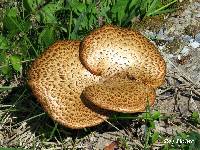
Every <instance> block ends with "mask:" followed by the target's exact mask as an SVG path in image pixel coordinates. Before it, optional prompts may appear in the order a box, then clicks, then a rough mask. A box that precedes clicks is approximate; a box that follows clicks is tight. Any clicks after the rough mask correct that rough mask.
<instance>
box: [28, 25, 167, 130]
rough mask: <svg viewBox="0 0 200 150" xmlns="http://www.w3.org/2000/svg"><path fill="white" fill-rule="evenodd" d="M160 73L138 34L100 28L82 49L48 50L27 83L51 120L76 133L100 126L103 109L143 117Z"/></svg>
mask: <svg viewBox="0 0 200 150" xmlns="http://www.w3.org/2000/svg"><path fill="white" fill-rule="evenodd" d="M165 70H166V65H165V62H164V60H163V58H162V57H161V55H160V53H159V51H158V50H157V49H156V47H155V46H154V45H153V44H152V43H151V42H149V40H148V39H146V38H145V37H144V36H142V35H141V34H140V33H138V32H136V31H133V30H129V29H123V28H119V27H114V26H104V27H102V28H99V29H97V30H95V31H93V32H92V33H91V34H89V35H88V36H86V37H85V38H84V40H83V41H82V43H81V44H80V42H79V41H58V42H56V43H55V44H53V45H52V46H50V47H49V48H48V49H47V50H46V51H45V52H44V53H43V54H42V55H41V56H40V57H39V58H37V59H36V60H35V61H34V62H33V64H32V66H31V68H30V70H29V72H28V78H29V81H28V84H29V85H30V87H31V89H32V91H33V93H34V95H35V96H36V97H37V99H38V101H39V102H40V103H41V105H42V106H43V108H44V110H45V111H46V112H47V113H48V114H49V115H50V116H51V117H52V119H53V120H55V121H57V122H58V123H60V124H62V125H64V126H66V127H70V128H74V129H78V128H84V127H91V126H94V125H97V124H100V123H101V122H103V121H104V120H105V119H107V118H108V115H109V113H110V111H107V110H112V111H118V112H128V113H132V112H142V111H144V110H145V107H146V105H147V104H149V105H150V106H151V105H153V103H154V101H155V89H156V87H158V86H160V85H161V84H162V83H163V81H164V77H165V72H166V71H165ZM133 79H134V80H133ZM147 102H148V103H147Z"/></svg>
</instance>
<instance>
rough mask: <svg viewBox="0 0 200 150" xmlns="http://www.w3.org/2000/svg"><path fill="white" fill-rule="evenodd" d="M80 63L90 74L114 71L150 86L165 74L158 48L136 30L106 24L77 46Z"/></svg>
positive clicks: (155, 83) (105, 74)
mask: <svg viewBox="0 0 200 150" xmlns="http://www.w3.org/2000/svg"><path fill="white" fill-rule="evenodd" d="M80 59H81V62H82V63H83V65H84V66H85V67H86V68H87V69H88V70H89V71H90V72H92V73H93V74H95V75H100V76H103V77H110V76H114V75H116V74H121V76H122V77H123V76H128V77H129V78H130V79H133V78H134V79H136V80H139V81H141V82H143V83H144V84H146V85H150V86H151V87H153V88H156V87H159V86H160V85H161V84H162V83H163V81H164V77H165V73H166V65H165V61H164V60H163V58H162V56H161V55H160V53H159V51H158V50H157V48H156V47H155V46H154V45H153V44H152V43H151V42H150V41H149V40H148V39H147V38H145V37H144V36H143V35H142V34H140V33H139V32H137V31H134V30H131V29H126V28H119V27H116V26H112V25H106V26H103V27H102V28H99V29H97V30H95V31H93V32H91V33H90V34H89V35H88V36H86V37H85V38H84V40H83V41H82V43H81V48H80Z"/></svg>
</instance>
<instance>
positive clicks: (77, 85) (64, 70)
mask: <svg viewBox="0 0 200 150" xmlns="http://www.w3.org/2000/svg"><path fill="white" fill-rule="evenodd" d="M79 45H80V42H79V41H58V42H56V43H54V44H53V45H52V46H50V47H49V48H48V49H47V50H46V51H45V52H44V53H43V54H42V55H41V56H40V57H39V58H37V59H36V60H35V61H34V62H33V64H32V66H31V68H30V70H29V72H28V78H29V81H28V84H29V85H30V87H31V89H32V91H33V93H34V95H35V96H36V97H37V99H38V101H39V103H41V105H42V106H43V108H44V110H45V111H46V112H47V113H48V114H49V115H50V116H51V117H52V119H54V120H55V121H57V122H58V123H60V124H62V125H64V126H66V127H70V128H74V129H78V128H84V127H90V126H94V125H97V124H100V123H101V122H103V121H104V119H105V118H107V117H106V114H107V113H105V111H102V110H100V109H98V108H97V107H96V106H92V107H93V109H89V108H88V107H86V105H85V104H84V103H83V102H82V99H81V98H80V95H81V93H82V91H83V89H84V88H85V87H86V86H89V85H92V84H95V83H98V82H99V80H100V79H101V77H99V76H95V75H93V74H91V73H90V72H89V71H88V70H87V69H85V67H84V66H83V65H82V64H81V63H80V60H79ZM94 110H95V111H94Z"/></svg>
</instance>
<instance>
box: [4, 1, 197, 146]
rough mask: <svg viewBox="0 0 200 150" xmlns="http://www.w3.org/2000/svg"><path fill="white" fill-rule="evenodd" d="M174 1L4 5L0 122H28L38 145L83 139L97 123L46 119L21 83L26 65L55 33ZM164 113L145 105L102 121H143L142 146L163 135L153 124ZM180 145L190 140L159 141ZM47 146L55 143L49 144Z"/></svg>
mask: <svg viewBox="0 0 200 150" xmlns="http://www.w3.org/2000/svg"><path fill="white" fill-rule="evenodd" d="M13 2H14V1H13ZM176 2H177V0H167V1H164V2H162V1H160V0H101V1H100V0H99V1H95V0H80V1H79V0H73V1H67V2H66V1H64V0H50V1H43V0H21V1H19V2H17V4H16V5H15V6H14V5H12V2H11V4H9V5H6V6H5V8H4V9H3V10H4V13H3V16H1V18H3V19H2V20H1V22H2V23H3V26H2V27H1V30H0V78H1V79H2V80H4V81H5V82H4V83H3V84H2V85H0V92H1V93H5V94H6V92H7V93H9V94H8V96H6V98H5V97H4V98H3V99H1V105H2V106H1V107H0V110H1V112H3V113H1V114H0V121H1V124H3V125H4V126H9V125H8V121H7V119H8V118H12V119H13V122H14V123H15V124H12V128H14V129H15V128H17V127H19V126H20V125H22V124H23V123H28V125H27V126H29V125H30V126H31V131H32V132H33V133H34V134H35V135H36V136H37V137H38V138H39V139H40V146H41V147H43V148H49V144H47V143H48V142H55V143H56V142H57V141H59V142H60V143H61V145H62V144H64V143H65V141H64V139H65V138H66V137H68V136H70V137H72V138H73V142H74V143H73V145H74V147H75V146H76V145H77V143H78V142H79V141H81V140H80V139H84V138H85V136H86V135H88V134H92V133H93V132H95V131H96V129H95V128H94V129H93V128H92V129H85V130H81V131H73V130H70V129H66V128H63V127H62V126H60V125H58V124H57V123H55V122H53V121H52V120H51V119H49V117H48V116H47V115H46V113H44V112H43V110H42V108H41V107H40V106H39V104H38V103H36V101H35V99H34V97H33V96H32V95H31V91H30V90H29V88H28V87H27V85H26V71H27V69H28V66H29V64H30V62H31V61H33V60H34V59H35V58H36V57H37V56H38V55H40V53H42V51H43V50H44V49H45V48H47V47H48V46H49V45H51V44H52V43H54V42H55V41H56V40H58V39H78V40H80V39H82V38H83V37H84V36H85V35H86V34H87V33H89V32H90V31H91V30H92V29H94V28H97V27H99V26H101V25H103V24H114V25H118V26H123V27H131V26H132V24H133V22H132V20H133V18H135V17H138V16H139V17H140V19H141V20H142V19H143V18H144V17H147V16H154V15H160V14H163V13H168V12H172V11H174V10H175V7H174V6H175V5H174V4H176ZM19 86H20V87H19ZM2 97H3V96H2ZM198 115H199V114H198V113H195V112H194V113H193V114H192V115H191V118H190V122H191V123H193V124H194V125H199V116H198ZM166 118H167V117H166V116H164V115H162V114H160V112H158V111H155V112H151V111H150V110H149V109H147V112H146V113H144V114H141V115H140V116H138V115H132V114H131V115H123V114H119V115H116V116H113V117H111V118H110V120H109V121H108V122H107V126H112V127H113V128H115V129H116V130H120V129H119V128H120V127H121V126H123V125H122V123H120V120H121V121H129V120H131V121H132V120H134V121H139V122H141V124H144V125H145V135H144V141H143V142H142V143H140V144H142V145H143V148H144V149H150V148H151V146H152V145H153V144H155V143H156V142H158V141H159V139H162V140H163V141H164V139H165V138H166V136H165V135H160V134H159V133H158V132H157V131H156V130H155V122H156V121H159V120H162V119H166ZM116 122H117V123H116ZM104 126H106V125H104ZM177 137H180V138H182V139H184V138H190V137H194V139H195V141H197V142H198V140H199V134H198V133H196V132H189V133H184V135H182V134H181V133H177V135H176V136H175V137H174V138H177ZM116 140H118V141H119V143H121V145H122V146H123V147H126V149H128V148H129V147H131V146H130V145H128V144H127V141H128V140H131V139H130V138H128V136H127V135H124V136H123V137H121V138H120V139H116ZM37 142H38V141H35V144H33V145H35V146H33V147H32V148H33V149H37V146H36V145H37ZM193 143H194V142H193ZM140 144H138V145H140ZM195 144H196V143H195ZM195 144H194V145H193V147H195ZM136 145H137V144H136ZM132 146H133V145H132ZM16 147H18V146H16ZM180 147H181V148H186V149H187V148H188V149H189V148H191V147H192V146H190V145H189V146H188V144H179V145H174V144H172V143H166V144H163V148H165V149H166V150H170V149H176V148H180ZM52 148H55V147H54V146H52ZM140 148H141V147H140ZM66 149H67V148H66Z"/></svg>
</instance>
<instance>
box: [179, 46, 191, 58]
mask: <svg viewBox="0 0 200 150" xmlns="http://www.w3.org/2000/svg"><path fill="white" fill-rule="evenodd" d="M189 51H190V49H189V48H188V47H187V46H185V47H183V49H182V50H181V52H180V53H181V54H182V55H184V56H186V55H188V53H189Z"/></svg>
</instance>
